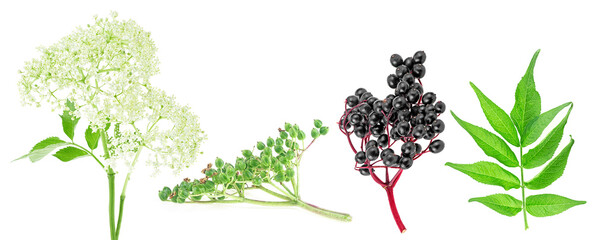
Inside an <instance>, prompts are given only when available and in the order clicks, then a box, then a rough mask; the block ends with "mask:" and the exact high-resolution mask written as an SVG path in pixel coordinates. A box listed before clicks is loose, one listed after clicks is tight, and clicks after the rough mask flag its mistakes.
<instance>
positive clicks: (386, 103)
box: [382, 98, 392, 114]
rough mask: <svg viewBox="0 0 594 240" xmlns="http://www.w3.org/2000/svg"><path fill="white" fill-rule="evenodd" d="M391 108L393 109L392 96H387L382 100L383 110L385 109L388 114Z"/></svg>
mask: <svg viewBox="0 0 594 240" xmlns="http://www.w3.org/2000/svg"><path fill="white" fill-rule="evenodd" d="M391 109H392V98H386V99H385V100H383V101H382V110H384V112H385V113H386V114H388V113H389V112H390V110H391Z"/></svg>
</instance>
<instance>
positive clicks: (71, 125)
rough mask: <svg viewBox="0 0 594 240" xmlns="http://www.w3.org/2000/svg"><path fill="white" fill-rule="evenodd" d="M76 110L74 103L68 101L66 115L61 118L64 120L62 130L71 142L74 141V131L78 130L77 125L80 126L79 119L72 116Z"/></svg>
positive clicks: (63, 114)
mask: <svg viewBox="0 0 594 240" xmlns="http://www.w3.org/2000/svg"><path fill="white" fill-rule="evenodd" d="M75 110H76V109H75V108H74V103H72V102H71V101H70V99H67V100H66V109H64V113H62V115H60V118H62V129H63V130H64V133H65V134H66V136H68V138H70V140H73V139H74V129H75V128H76V124H78V120H80V118H79V117H75V116H74V115H72V114H71V113H72V112H74V111H75Z"/></svg>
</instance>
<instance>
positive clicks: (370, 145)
mask: <svg viewBox="0 0 594 240" xmlns="http://www.w3.org/2000/svg"><path fill="white" fill-rule="evenodd" d="M372 147H374V148H376V147H377V141H375V140H369V142H367V144H365V149H368V148H372Z"/></svg>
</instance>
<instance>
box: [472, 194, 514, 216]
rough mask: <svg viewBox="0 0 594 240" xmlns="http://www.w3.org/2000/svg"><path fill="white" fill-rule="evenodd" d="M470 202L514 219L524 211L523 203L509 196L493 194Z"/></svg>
mask: <svg viewBox="0 0 594 240" xmlns="http://www.w3.org/2000/svg"><path fill="white" fill-rule="evenodd" d="M468 202H479V203H482V204H483V205H485V206H487V207H488V208H490V209H493V210H494V211H496V212H498V213H499V214H502V215H505V216H510V217H513V216H515V215H516V214H518V213H519V212H520V211H522V201H520V200H518V199H516V198H514V197H512V196H510V195H509V194H502V193H498V194H493V195H489V196H485V197H476V198H471V199H469V200H468Z"/></svg>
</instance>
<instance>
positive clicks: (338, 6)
mask: <svg viewBox="0 0 594 240" xmlns="http://www.w3.org/2000/svg"><path fill="white" fill-rule="evenodd" d="M17 2H18V3H17ZM210 2H215V3H210ZM478 2H479V1H468V2H458V1H436V2H425V1H405V2H396V1H391V2H389V3H388V2H373V3H372V1H366V3H365V4H355V3H351V2H347V1H335V2H330V1H328V2H325V3H322V2H321V1H299V2H297V3H280V1H236V2H230V1H209V3H206V1H204V2H192V3H190V2H175V1H167V3H165V2H163V1H159V2H149V1H139V2H133V3H132V2H130V3H121V2H120V1H92V2H86V3H83V2H81V1H72V2H60V3H49V1H39V2H29V1H10V3H7V2H2V3H0V79H1V80H0V98H1V104H2V105H1V106H2V108H1V118H0V121H1V124H0V133H1V137H0V146H1V147H0V150H1V151H0V156H2V157H1V161H0V192H1V193H0V229H1V230H0V239H108V236H109V233H108V232H109V229H108V215H107V199H108V198H107V196H108V195H107V179H106V175H105V173H104V172H102V170H101V169H99V168H97V166H96V164H95V163H93V161H92V160H91V159H81V160H77V161H74V162H71V163H62V162H60V161H58V160H57V159H55V158H47V159H43V160H42V161H40V162H38V163H35V164H32V163H30V162H28V161H20V162H15V163H10V160H12V159H14V158H16V157H18V156H20V155H22V154H24V153H25V152H27V151H28V150H29V149H30V148H31V147H32V146H33V144H35V143H36V142H37V141H39V140H41V139H43V138H45V137H48V136H53V135H57V136H60V137H63V133H62V131H61V127H60V121H59V117H58V116H57V113H55V112H50V111H49V110H48V109H47V108H41V109H35V108H32V107H22V106H21V105H20V101H19V96H18V92H17V87H16V82H17V80H18V74H17V70H18V69H20V68H21V67H22V66H23V65H24V62H25V61H27V60H29V59H31V58H33V57H36V56H38V53H37V52H36V50H35V49H36V47H37V46H39V45H49V44H52V43H54V42H56V41H57V40H59V39H60V38H61V37H63V36H65V35H67V34H69V33H70V32H71V31H72V30H73V29H74V28H75V27H76V26H79V25H85V24H87V23H92V21H93V18H92V16H93V15H95V14H98V15H99V16H103V17H104V16H107V15H108V14H109V11H110V10H116V11H118V12H119V13H120V18H121V19H129V18H131V19H134V20H135V21H137V22H138V23H139V24H140V25H141V26H142V27H143V28H144V29H145V30H147V31H150V32H151V33H152V37H153V39H154V41H155V42H156V44H157V47H158V48H159V51H158V56H159V58H160V60H161V62H162V64H161V65H160V68H161V74H160V75H158V76H156V77H155V78H154V79H152V82H153V83H154V84H155V85H157V86H159V87H161V88H164V89H165V90H166V91H167V92H168V93H170V94H174V95H176V96H177V98H178V100H179V101H180V102H182V103H186V104H190V105H191V106H192V108H193V110H194V111H195V112H196V113H197V114H198V115H199V116H200V117H201V124H202V127H203V129H204V130H205V131H206V132H207V133H208V135H209V140H208V141H207V142H206V143H205V144H204V145H203V150H204V153H205V154H204V155H203V156H201V157H200V159H199V163H198V164H197V165H196V166H195V167H192V168H190V169H188V170H187V171H184V172H182V174H181V175H180V176H173V175H171V174H170V173H169V172H167V171H165V172H164V173H163V174H161V175H159V176H157V177H154V178H151V177H150V171H149V170H150V169H147V168H142V167H141V168H140V169H139V170H138V171H137V172H135V174H134V175H133V178H132V181H131V182H130V186H129V190H128V194H127V195H128V198H127V201H126V209H125V216H124V222H123V229H122V232H121V239H210V238H213V237H217V239H238V238H244V239H256V238H257V239H301V238H318V237H332V239H364V238H389V239H400V238H402V239H443V238H446V239H453V238H456V239H477V238H481V239H509V238H523V239H565V238H571V239H592V237H593V234H592V231H591V227H592V224H593V223H594V221H593V219H592V216H593V215H594V193H593V188H592V186H593V185H592V183H593V180H592V174H591V171H592V169H594V161H593V160H594V159H592V157H591V152H592V142H591V140H590V137H591V136H592V134H593V131H592V120H591V117H592V114H591V111H592V108H591V104H592V103H591V98H592V87H593V84H592V82H593V81H594V79H593V78H592V75H591V74H592V71H591V68H592V66H594V61H593V60H592V56H593V54H594V47H592V43H593V42H594V36H593V34H592V23H593V22H594V16H593V15H592V12H591V10H592V7H590V6H587V5H586V4H581V3H579V2H572V1H564V2H563V3H562V4H561V3H559V4H549V3H546V2H547V1H534V2H525V3H519V1H512V2H511V3H513V4H511V3H506V1H497V2H496V3H494V4H484V3H478ZM538 48H541V49H542V52H541V54H540V57H539V60H538V62H537V64H536V70H535V72H536V73H535V79H536V85H537V90H538V91H539V92H540V94H541V97H542V106H543V110H548V109H550V108H552V107H555V106H557V105H559V104H561V103H563V102H565V101H573V102H574V103H575V108H574V111H573V112H572V115H571V117H570V120H569V123H568V124H567V126H566V128H565V134H564V139H563V140H562V142H561V146H565V145H566V144H567V142H568V141H569V140H568V139H569V137H568V135H569V134H571V135H572V136H573V137H574V139H575V140H576V144H575V145H574V147H573V150H572V152H571V155H570V159H569V163H568V166H567V169H566V170H565V174H564V176H563V177H562V178H560V179H559V180H558V181H556V182H555V183H554V184H553V185H551V186H550V187H548V188H546V189H545V190H541V191H528V194H529V195H530V194H536V193H556V194H560V195H563V196H567V197H570V198H572V199H576V200H587V201H589V202H588V204H586V205H582V206H578V207H575V208H573V209H570V210H568V211H567V212H565V213H562V214H560V215H557V216H553V217H549V218H534V217H531V216H529V224H530V226H531V228H530V229H529V230H528V231H524V228H523V220H522V217H521V215H520V214H519V215H517V216H516V217H511V218H510V217H505V216H502V215H499V214H497V213H495V212H493V211H492V210H490V209H488V208H486V207H484V206H482V205H480V204H478V203H468V202H467V200H468V198H471V197H478V196H485V195H489V194H492V193H500V192H503V190H502V189H501V188H500V187H494V186H487V185H482V184H479V183H477V182H475V181H473V180H472V179H470V178H469V177H467V176H465V175H463V174H461V173H459V172H456V171H454V170H453V169H450V168H448V167H445V166H444V164H445V163H446V162H448V161H452V162H457V163H471V162H476V161H479V160H491V161H494V160H493V159H489V158H487V157H486V156H485V155H484V154H483V153H482V151H481V150H480V149H479V148H478V147H477V146H476V144H475V143H474V142H473V140H472V139H471V138H470V136H469V135H468V134H466V133H465V132H464V130H463V129H462V128H461V127H459V126H458V125H457V124H456V123H455V122H454V121H453V118H452V117H451V115H450V114H449V113H448V114H444V115H443V116H442V119H443V120H444V121H445V122H446V125H447V128H446V132H445V133H444V134H442V139H444V140H445V142H446V149H445V150H444V151H443V152H442V153H441V154H439V155H431V154H428V155H426V156H424V157H422V158H421V159H419V161H416V162H415V164H414V166H413V167H412V168H411V169H410V170H407V171H406V172H405V173H404V175H403V176H402V178H401V181H400V182H399V183H398V185H397V186H396V201H397V206H398V207H399V210H400V213H401V215H402V218H403V221H404V223H405V225H406V226H407V228H408V231H407V232H406V233H405V234H403V235H401V234H399V233H398V232H397V228H396V225H395V224H394V222H393V220H392V216H391V214H390V210H389V207H388V204H387V199H386V196H385V192H384V191H383V190H382V189H381V188H380V187H379V186H378V185H376V183H374V182H373V181H372V180H371V179H370V178H368V177H367V178H366V177H362V176H360V175H359V174H358V173H357V172H355V171H353V170H352V167H353V160H352V159H353V154H352V152H350V150H349V147H348V145H347V142H346V139H345V138H344V136H342V135H341V134H340V132H339V131H338V129H337V128H336V126H335V125H334V124H332V123H334V122H336V120H337V119H338V117H339V116H340V115H341V113H342V112H341V111H342V108H343V101H344V98H345V97H346V96H348V95H350V94H352V93H353V91H354V90H355V89H356V88H358V87H365V88H367V89H368V90H370V91H372V92H373V93H375V95H376V96H380V97H384V96H385V95H387V94H388V93H389V92H390V90H389V89H388V87H387V85H386V81H385V79H386V76H387V75H388V74H390V73H392V72H393V70H394V68H393V67H391V65H390V64H389V61H388V59H389V56H390V55H391V54H392V53H400V54H401V55H403V56H411V55H412V54H413V53H414V52H415V51H416V50H421V49H422V50H425V52H426V53H427V62H426V64H425V65H426V67H427V75H426V76H425V78H424V85H425V89H426V90H430V91H435V92H436V93H437V96H438V98H439V99H440V100H443V101H444V102H446V104H447V106H448V109H453V110H454V111H455V112H456V113H457V114H458V115H459V116H461V117H462V118H463V119H465V120H467V121H469V122H472V123H474V124H477V125H481V126H484V127H487V126H488V125H487V124H488V123H487V121H486V119H485V118H484V116H483V114H482V112H481V111H480V106H479V103H478V101H477V100H476V97H475V95H474V93H473V92H472V90H471V88H470V86H469V85H468V82H469V81H473V82H474V83H475V84H476V85H477V86H478V87H479V88H481V89H482V90H483V92H484V93H485V94H487V96H489V97H491V99H493V100H494V101H495V102H496V103H497V104H499V105H500V106H501V107H502V108H504V109H505V110H506V111H507V112H509V111H510V110H511V108H512V106H513V101H514V90H515V86H516V84H517V82H518V81H519V79H520V77H521V76H522V75H523V74H524V71H525V69H526V67H527V65H528V63H529V61H530V58H531V57H532V54H533V53H534V51H535V50H536V49H538ZM563 113H564V112H562V114H563ZM314 118H319V119H321V120H323V121H324V122H325V123H326V124H330V126H331V131H330V134H329V135H327V136H325V137H323V138H321V139H319V142H317V143H316V144H315V145H314V146H313V147H312V148H311V151H309V152H308V153H307V154H306V157H305V159H304V162H303V164H302V174H303V175H302V187H301V188H302V191H303V192H302V196H303V199H304V200H306V201H308V202H311V203H314V204H317V205H319V206H322V207H327V208H329V209H333V210H336V211H343V212H348V213H350V214H351V215H352V216H353V221H352V222H351V223H343V222H338V221H334V220H330V219H326V218H324V217H321V216H317V215H315V214H312V213H309V212H307V211H305V210H301V209H295V208H268V207H259V206H252V205H245V204H242V205H240V204H237V205H191V204H186V205H176V204H171V203H163V202H161V201H160V200H159V199H158V197H157V191H158V190H159V189H160V188H162V187H163V186H164V185H168V186H172V185H175V184H176V183H178V182H179V181H180V180H181V179H182V178H184V177H200V176H201V174H200V173H199V171H200V169H202V168H203V167H204V165H205V164H206V163H207V162H211V161H213V160H214V158H215V157H217V156H220V157H222V158H224V159H226V160H233V159H235V156H236V155H238V154H240V150H242V149H246V148H251V147H252V146H253V145H254V144H255V142H256V141H258V140H263V139H265V138H266V137H267V136H269V135H272V134H275V132H276V131H275V129H276V128H277V127H279V126H281V125H282V124H283V123H284V122H285V121H291V122H296V123H299V124H300V125H302V126H303V127H306V126H307V127H308V128H309V127H311V126H312V119H314ZM558 121H559V118H557V119H556V120H555V121H554V123H553V124H556V123H557V122H558ZM553 124H552V125H553ZM549 129H550V128H549ZM79 130H82V127H80V128H79ZM78 134H79V135H78V136H79V138H78V140H82V139H81V138H80V136H81V133H80V132H79V133H78ZM83 141H84V140H83ZM512 171H513V172H514V173H516V174H519V172H518V169H514V170H512ZM537 172H538V170H531V171H528V176H527V178H528V179H529V178H531V176H533V175H534V174H536V173H537ZM118 182H119V183H120V184H121V182H122V174H120V175H119V178H118ZM510 194H512V195H514V196H516V197H520V191H519V190H511V191H510Z"/></svg>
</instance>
